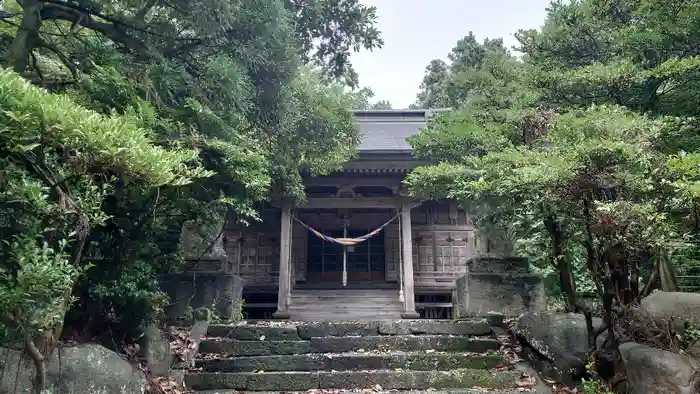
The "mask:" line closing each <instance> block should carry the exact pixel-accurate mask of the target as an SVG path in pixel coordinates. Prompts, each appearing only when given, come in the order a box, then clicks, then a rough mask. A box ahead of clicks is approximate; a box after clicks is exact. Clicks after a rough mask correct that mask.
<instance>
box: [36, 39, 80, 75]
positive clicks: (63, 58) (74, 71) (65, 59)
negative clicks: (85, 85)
mask: <svg viewBox="0 0 700 394" xmlns="http://www.w3.org/2000/svg"><path fill="white" fill-rule="evenodd" d="M36 45H37V46H38V47H41V48H46V49H48V50H49V51H51V52H53V53H54V54H55V55H56V56H57V57H58V59H59V60H61V63H63V65H64V66H66V68H68V70H69V71H70V73H71V75H72V76H73V79H74V80H75V81H78V79H79V78H78V69H77V68H76V67H75V64H73V62H71V61H70V59H68V57H67V56H66V55H65V54H64V53H63V52H61V51H60V50H59V49H58V48H56V47H55V46H54V45H52V44H49V43H48V42H46V41H45V40H42V39H41V38H37V42H36Z"/></svg>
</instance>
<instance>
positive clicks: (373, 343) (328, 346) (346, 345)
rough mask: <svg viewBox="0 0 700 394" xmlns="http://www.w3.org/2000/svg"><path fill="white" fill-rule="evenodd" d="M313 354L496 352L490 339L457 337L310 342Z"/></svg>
mask: <svg viewBox="0 0 700 394" xmlns="http://www.w3.org/2000/svg"><path fill="white" fill-rule="evenodd" d="M310 344H311V352H312V353H346V352H356V351H362V350H363V351H384V352H392V351H394V352H409V351H421V350H423V351H424V350H434V351H453V352H479V353H480V352H485V351H488V350H497V349H499V348H500V343H499V342H498V341H497V340H493V339H474V338H468V337H456V336H429V335H423V336H377V337H325V338H311V340H310Z"/></svg>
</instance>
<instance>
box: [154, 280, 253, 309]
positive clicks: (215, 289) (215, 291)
mask: <svg viewBox="0 0 700 394" xmlns="http://www.w3.org/2000/svg"><path fill="white" fill-rule="evenodd" d="M244 284H245V280H243V279H242V278H241V277H239V276H237V275H234V274H231V273H228V274H225V273H200V272H196V271H190V272H184V273H181V274H171V275H166V276H164V277H163V278H162V279H161V288H162V289H163V290H164V291H165V292H166V293H167V294H168V296H169V297H170V303H169V304H168V306H167V307H166V308H165V314H166V316H167V317H169V318H171V319H175V320H177V319H181V318H183V317H185V316H186V315H187V313H188V309H190V308H191V310H195V309H198V308H202V307H205V308H210V309H211V308H213V309H214V310H215V311H216V313H217V314H218V315H219V316H220V317H221V318H222V319H225V320H240V318H241V316H239V311H240V307H241V300H242V293H243V285H244Z"/></svg>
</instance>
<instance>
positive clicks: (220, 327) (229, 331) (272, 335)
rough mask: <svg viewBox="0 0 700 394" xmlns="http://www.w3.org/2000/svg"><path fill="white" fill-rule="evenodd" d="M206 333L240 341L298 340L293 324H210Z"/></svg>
mask: <svg viewBox="0 0 700 394" xmlns="http://www.w3.org/2000/svg"><path fill="white" fill-rule="evenodd" d="M207 335H208V336H210V337H219V338H230V339H238V340H241V341H256V340H268V341H298V340H299V339H300V338H299V333H298V332H297V328H296V327H294V326H290V327H269V326H256V325H240V326H238V325H237V326H232V325H226V324H212V325H210V326H209V330H208V331H207Z"/></svg>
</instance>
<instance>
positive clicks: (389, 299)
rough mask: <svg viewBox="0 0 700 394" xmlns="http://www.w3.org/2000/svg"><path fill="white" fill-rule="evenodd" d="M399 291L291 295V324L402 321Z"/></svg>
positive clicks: (354, 291)
mask: <svg viewBox="0 0 700 394" xmlns="http://www.w3.org/2000/svg"><path fill="white" fill-rule="evenodd" d="M402 307H403V306H402V303H401V302H400V301H399V292H398V290H391V289H328V290H299V289H295V290H294V291H292V303H291V305H290V306H289V313H290V315H291V320H294V321H334V320H336V321H337V320H348V321H371V320H398V319H401V311H402Z"/></svg>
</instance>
